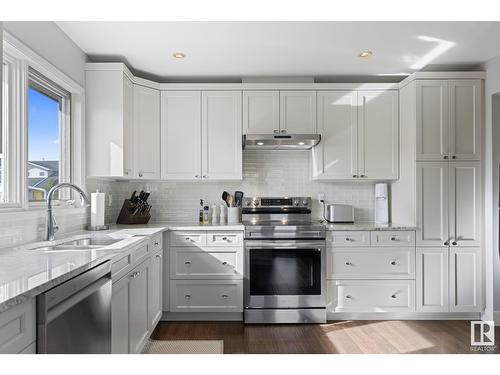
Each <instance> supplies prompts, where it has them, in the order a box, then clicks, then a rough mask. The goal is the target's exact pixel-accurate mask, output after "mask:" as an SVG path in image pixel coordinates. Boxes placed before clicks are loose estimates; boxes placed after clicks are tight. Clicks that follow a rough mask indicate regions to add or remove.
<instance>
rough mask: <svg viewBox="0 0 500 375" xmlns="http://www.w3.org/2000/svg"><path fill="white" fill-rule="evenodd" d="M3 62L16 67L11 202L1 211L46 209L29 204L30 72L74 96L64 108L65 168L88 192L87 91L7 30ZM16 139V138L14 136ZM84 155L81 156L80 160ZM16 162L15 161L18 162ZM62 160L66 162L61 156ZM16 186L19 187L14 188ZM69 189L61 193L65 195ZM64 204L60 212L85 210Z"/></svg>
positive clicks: (70, 194) (1, 205)
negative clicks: (86, 169) (86, 184)
mask: <svg viewBox="0 0 500 375" xmlns="http://www.w3.org/2000/svg"><path fill="white" fill-rule="evenodd" d="M3 60H5V61H8V62H9V63H10V64H12V65H11V67H12V69H13V70H12V76H11V77H9V79H11V80H12V87H10V86H11V85H9V98H8V103H9V110H10V112H9V121H10V124H9V129H12V131H10V133H11V134H10V135H9V140H8V143H9V150H8V153H9V154H8V156H7V157H8V160H9V168H10V169H9V175H8V177H7V178H8V180H7V181H8V183H9V194H11V195H10V196H9V199H11V201H10V202H9V203H0V212H8V211H20V210H21V211H31V210H33V211H36V210H42V209H45V208H46V207H45V206H46V204H45V202H29V200H28V143H27V142H28V122H27V121H28V118H27V117H28V113H27V104H28V103H27V98H28V87H29V77H30V69H31V70H34V71H35V72H37V73H38V74H39V75H41V76H42V77H44V78H45V79H47V80H48V81H49V82H52V83H53V84H55V85H57V86H59V87H60V88H61V89H63V90H65V91H66V92H67V93H69V94H70V104H69V105H68V106H67V107H66V108H64V113H65V114H66V115H65V117H66V120H67V121H68V125H69V126H68V130H69V131H68V132H67V133H68V134H65V137H67V138H68V141H67V142H65V144H67V145H68V148H69V150H67V153H68V154H69V156H68V157H67V160H66V163H65V165H64V166H62V168H64V169H65V171H66V174H65V180H66V181H70V182H72V183H74V184H76V185H78V186H80V187H82V188H83V189H85V158H83V157H81V155H83V152H84V149H85V127H84V113H85V107H84V105H85V90H84V88H83V87H82V86H81V85H80V84H79V83H77V82H76V81H74V80H73V79H71V78H70V77H68V76H67V75H66V74H64V73H63V72H62V71H60V70H59V69H58V68H56V67H55V66H54V65H52V64H51V63H50V62H48V61H47V60H45V59H44V58H42V57H41V56H39V55H38V54H36V53H35V52H34V51H33V50H31V49H30V48H29V47H27V46H26V45H24V44H23V43H22V42H20V41H19V40H17V39H16V38H15V37H14V36H12V35H11V34H9V33H8V32H6V31H5V30H4V32H3ZM11 136H12V137H13V138H12V139H11V138H10V137H11ZM78 155H80V157H76V156H78ZM14 159H15V160H14ZM61 159H63V158H62V157H61ZM11 184H12V185H15V186H13V187H11ZM64 190H65V189H63V190H61V192H63V191H64ZM63 194H66V196H64V195H63V199H70V198H73V199H74V198H76V196H75V195H74V192H65V193H63ZM58 204H59V205H60V207H59V208H56V209H57V210H63V212H64V211H67V212H75V211H76V210H79V211H83V210H85V208H82V207H77V208H75V207H74V206H73V205H69V204H68V203H67V202H65V201H62V200H61V201H59V202H55V205H56V206H57V205H58Z"/></svg>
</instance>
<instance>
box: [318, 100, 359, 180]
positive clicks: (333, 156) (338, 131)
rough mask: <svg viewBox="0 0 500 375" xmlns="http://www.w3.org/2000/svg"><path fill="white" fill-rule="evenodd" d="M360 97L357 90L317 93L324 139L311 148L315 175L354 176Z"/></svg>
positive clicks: (322, 176)
mask: <svg viewBox="0 0 500 375" xmlns="http://www.w3.org/2000/svg"><path fill="white" fill-rule="evenodd" d="M357 98H358V94H357V92H356V91H319V92H318V133H320V134H321V142H320V143H319V144H318V145H317V146H316V147H314V148H313V149H312V163H313V178H318V179H351V178H355V175H356V174H357V168H358V160H357V159H358V153H357V142H358V141H357V139H358V134H357V133H358V125H357V124H358V111H357V102H358V99H357Z"/></svg>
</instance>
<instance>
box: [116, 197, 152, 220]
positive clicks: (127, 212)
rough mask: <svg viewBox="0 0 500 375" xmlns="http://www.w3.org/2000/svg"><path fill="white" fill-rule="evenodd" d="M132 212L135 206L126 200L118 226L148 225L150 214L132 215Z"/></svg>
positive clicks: (119, 216)
mask: <svg viewBox="0 0 500 375" xmlns="http://www.w3.org/2000/svg"><path fill="white" fill-rule="evenodd" d="M131 210H133V206H132V203H131V202H130V199H125V201H124V202H123V206H122V209H121V211H120V214H119V215H118V219H116V224H147V223H148V221H149V219H151V215H150V214H149V212H148V213H147V214H142V215H132V212H131Z"/></svg>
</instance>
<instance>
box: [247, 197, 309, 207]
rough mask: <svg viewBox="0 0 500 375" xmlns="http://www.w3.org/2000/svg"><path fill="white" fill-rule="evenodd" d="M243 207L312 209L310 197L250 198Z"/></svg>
mask: <svg viewBox="0 0 500 375" xmlns="http://www.w3.org/2000/svg"><path fill="white" fill-rule="evenodd" d="M243 207H249V208H256V207H265V208H287V207H301V208H310V207H311V198H310V197H280V198H277V197H250V198H244V199H243Z"/></svg>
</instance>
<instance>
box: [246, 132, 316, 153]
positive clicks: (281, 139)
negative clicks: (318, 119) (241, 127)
mask: <svg viewBox="0 0 500 375" xmlns="http://www.w3.org/2000/svg"><path fill="white" fill-rule="evenodd" d="M320 141H321V135H319V134H279V135H277V134H246V135H244V136H243V148H244V149H246V150H309V149H311V148H313V147H314V146H316V145H317V144H318V143H319V142H320Z"/></svg>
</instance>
